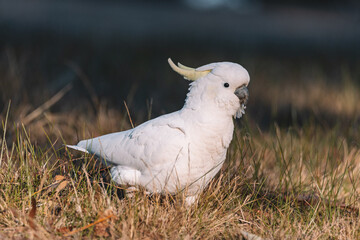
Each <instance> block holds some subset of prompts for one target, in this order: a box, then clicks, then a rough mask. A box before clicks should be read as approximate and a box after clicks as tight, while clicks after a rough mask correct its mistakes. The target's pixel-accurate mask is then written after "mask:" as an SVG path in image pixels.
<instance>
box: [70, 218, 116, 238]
mask: <svg viewBox="0 0 360 240" xmlns="http://www.w3.org/2000/svg"><path fill="white" fill-rule="evenodd" d="M112 217H115V215H113V214H112V215H109V216H107V217H104V218H100V219H98V220H96V221H95V222H93V223H90V224H89V225H86V226H84V227H81V228H77V229H75V230H73V231H71V232H68V233H66V234H64V237H68V236H70V235H73V234H75V233H77V232H81V231H84V230H85V229H88V228H89V227H92V226H94V225H96V224H98V223H101V222H104V221H106V220H108V219H109V218H112Z"/></svg>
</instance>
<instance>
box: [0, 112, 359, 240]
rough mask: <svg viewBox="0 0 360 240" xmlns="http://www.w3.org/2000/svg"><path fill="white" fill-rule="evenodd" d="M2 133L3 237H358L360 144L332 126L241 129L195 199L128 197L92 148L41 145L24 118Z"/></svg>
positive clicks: (0, 189) (0, 211) (0, 224)
mask: <svg viewBox="0 0 360 240" xmlns="http://www.w3.org/2000/svg"><path fill="white" fill-rule="evenodd" d="M244 122H245V123H246V122H247V121H246V119H245V120H244ZM6 125H10V124H9V123H8V122H7V121H6V118H5V121H3V129H4V130H5V129H6ZM9 131H10V130H8V132H9ZM3 132H4V135H3V140H2V142H1V153H2V159H1V169H0V196H1V197H0V232H1V236H2V237H3V238H19V237H26V238H50V237H51V238H62V237H64V236H69V237H70V238H86V237H88V238H93V237H99V238H107V237H112V238H119V237H122V238H136V239H143V238H181V239H199V238H201V239H202V238H208V239H214V238H216V239H218V238H238V237H240V236H241V231H247V232H250V233H253V234H256V235H258V236H262V237H266V238H271V239H284V238H291V239H293V238H300V239H314V238H319V239H329V238H333V239H356V238H359V237H360V235H359V234H360V230H359V229H360V223H359V222H360V221H359V220H360V219H359V207H360V206H359V203H358V202H359V191H360V185H359V181H360V178H359V177H360V167H359V166H360V149H359V148H357V147H354V146H349V144H348V143H347V141H346V139H345V138H338V136H337V134H336V129H333V130H326V131H325V130H323V129H321V128H316V127H313V128H311V127H308V128H306V129H304V128H290V129H287V130H284V129H280V128H279V127H276V126H275V127H274V128H273V129H272V130H270V131H268V132H266V133H263V132H261V131H259V130H255V129H251V128H250V127H246V125H245V127H242V128H237V129H236V133H235V137H234V140H233V142H232V145H231V148H230V149H229V154H228V160H227V163H226V166H224V168H223V169H222V171H221V173H220V174H219V176H218V177H217V178H216V179H215V180H214V181H212V182H211V184H210V186H209V187H208V189H207V190H206V191H204V193H203V194H202V197H201V200H200V201H199V203H198V204H197V205H195V206H193V207H191V208H186V207H185V206H184V205H183V204H182V197H183V196H181V194H179V195H178V196H157V195H155V196H151V197H148V196H146V195H145V194H144V192H142V191H140V192H138V193H135V195H134V196H133V197H131V198H128V197H123V195H122V192H121V191H120V187H118V186H115V185H114V184H113V183H112V182H111V181H109V176H108V170H107V169H106V168H103V167H102V166H101V165H99V163H98V162H97V161H96V159H94V158H93V157H92V156H84V157H82V156H80V158H79V157H78V156H73V155H72V154H71V153H70V152H67V151H65V150H64V149H63V148H54V147H47V148H41V147H40V146H37V145H36V144H34V143H33V141H31V136H29V132H28V131H27V129H26V127H23V126H21V125H20V126H18V127H15V130H14V133H13V135H14V137H15V139H14V140H13V141H12V142H11V141H10V144H7V141H4V139H6V135H5V131H3ZM44 134H45V133H44ZM49 144H50V145H54V144H55V143H54V142H49ZM97 221H98V222H97ZM92 223H97V224H94V225H91V224H92Z"/></svg>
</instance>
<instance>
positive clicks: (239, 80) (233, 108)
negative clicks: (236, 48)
mask: <svg viewBox="0 0 360 240" xmlns="http://www.w3.org/2000/svg"><path fill="white" fill-rule="evenodd" d="M168 61H169V64H170V66H171V68H172V69H173V70H174V71H175V72H177V73H179V74H180V75H182V76H183V77H184V78H185V79H188V80H191V81H193V82H192V83H191V87H190V91H189V93H188V95H187V99H186V104H185V106H187V107H190V108H193V109H195V110H198V109H199V108H214V107H215V108H218V109H220V110H221V111H223V112H225V113H226V114H229V115H231V116H234V117H236V118H240V117H241V116H242V114H244V113H245V111H244V110H245V105H246V103H247V100H248V97H249V91H248V89H247V86H248V84H249V82H250V76H249V73H248V72H247V71H246V69H245V68H243V67H242V66H240V65H239V64H236V63H231V62H218V63H211V64H207V65H204V66H202V67H199V68H196V69H194V68H190V67H186V66H184V65H182V64H180V63H178V65H175V64H174V63H173V62H172V61H171V59H170V58H169V60H168Z"/></svg>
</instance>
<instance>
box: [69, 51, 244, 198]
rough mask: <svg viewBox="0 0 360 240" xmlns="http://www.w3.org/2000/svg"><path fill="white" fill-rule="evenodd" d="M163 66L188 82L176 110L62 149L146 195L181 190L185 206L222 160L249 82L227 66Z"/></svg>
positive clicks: (236, 66)
mask: <svg viewBox="0 0 360 240" xmlns="http://www.w3.org/2000/svg"><path fill="white" fill-rule="evenodd" d="M168 62H169V64H170V66H171V68H172V69H173V70H174V71H175V72H177V73H179V74H180V75H182V76H183V77H184V78H185V79H187V80H190V81H192V82H191V83H190V88H189V92H188V94H187V97H186V100H185V104H184V106H183V108H182V109H181V110H179V111H176V112H173V113H169V114H166V115H162V116H160V117H157V118H155V119H152V120H149V121H147V122H145V123H143V124H141V125H139V126H137V127H135V128H133V129H130V130H127V131H123V132H117V133H111V134H107V135H104V136H100V137H96V138H92V139H87V140H82V141H80V142H79V143H78V144H77V145H67V147H69V148H73V149H76V150H78V151H82V152H87V153H91V154H95V155H97V156H98V157H100V158H101V159H103V160H104V162H105V163H106V164H108V165H111V166H112V168H111V170H110V173H111V177H112V180H113V181H115V183H117V184H119V185H132V186H142V187H144V188H145V189H146V190H147V191H149V192H152V193H154V192H156V193H170V194H174V193H176V192H177V191H182V190H185V191H184V192H185V194H186V195H185V196H186V199H185V200H186V203H187V204H188V205H191V204H192V203H194V202H195V201H196V200H197V199H198V196H199V194H200V193H201V191H202V190H203V189H204V188H205V187H206V186H207V184H208V183H209V181H210V180H211V179H212V178H213V177H214V176H215V175H216V173H218V172H219V170H220V169H221V167H222V165H223V163H224V161H225V158H226V152H227V149H228V147H229V145H230V142H231V140H232V137H233V131H234V123H233V118H240V117H241V116H242V115H243V114H244V113H245V112H244V110H245V104H246V103H247V100H248V95H249V93H248V89H247V86H248V84H249V81H250V77H249V74H248V72H247V71H246V69H245V68H243V67H242V66H240V65H239V64H236V63H232V62H217V63H211V64H207V65H204V66H202V67H199V68H196V69H194V68H190V67H186V66H184V65H182V64H180V63H178V65H175V64H174V63H173V62H172V60H171V59H170V58H169V59H168Z"/></svg>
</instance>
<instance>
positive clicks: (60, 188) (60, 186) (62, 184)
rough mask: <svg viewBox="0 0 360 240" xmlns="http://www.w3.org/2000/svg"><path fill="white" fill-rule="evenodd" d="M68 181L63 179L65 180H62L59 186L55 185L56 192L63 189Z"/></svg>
mask: <svg viewBox="0 0 360 240" xmlns="http://www.w3.org/2000/svg"><path fill="white" fill-rule="evenodd" d="M68 183H69V181H67V180H65V181H62V182H61V183H60V184H59V186H57V188H56V190H55V191H56V193H57V194H58V193H59V192H60V191H61V190H63V189H64V188H65V187H66V186H67V185H68Z"/></svg>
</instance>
